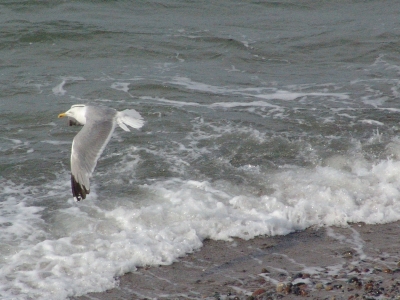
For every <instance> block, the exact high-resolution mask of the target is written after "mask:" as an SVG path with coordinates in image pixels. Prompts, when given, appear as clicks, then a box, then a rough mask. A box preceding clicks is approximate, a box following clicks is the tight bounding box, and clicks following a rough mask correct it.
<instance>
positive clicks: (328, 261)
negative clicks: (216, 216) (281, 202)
mask: <svg viewBox="0 0 400 300" xmlns="http://www.w3.org/2000/svg"><path fill="white" fill-rule="evenodd" d="M399 236H400V221H398V222H394V223H388V224H378V225H367V224H363V223H356V224H350V225H348V226H347V227H323V228H308V229H306V230H304V231H301V232H295V233H291V234H288V235H286V236H274V237H268V236H260V237H256V238H254V239H251V240H242V239H237V238H235V239H233V241H230V242H226V241H213V240H205V241H204V242H203V247H202V248H201V249H200V250H198V251H196V252H194V253H191V254H187V255H186V256H185V257H182V258H179V259H178V261H177V262H175V263H173V264H171V265H168V266H151V267H147V268H138V269H137V271H135V272H132V273H128V274H125V275H123V276H121V277H120V278H119V285H118V287H116V288H113V289H110V290H108V291H105V292H102V293H89V294H87V295H84V296H80V297H71V298H70V299H74V300H89V299H91V300H93V299H99V300H108V299H301V298H304V297H308V298H309V299H310V298H311V299H329V300H338V299H346V300H347V299H349V300H350V299H352V300H355V299H366V298H368V299H377V298H379V299H400V239H399ZM363 297H364V298H363Z"/></svg>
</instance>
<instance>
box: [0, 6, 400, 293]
mask: <svg viewBox="0 0 400 300" xmlns="http://www.w3.org/2000/svg"><path fill="white" fill-rule="evenodd" d="M0 7H1V12H2V14H1V15H0V22H1V27H0V66H1V68H0V70H1V72H0V99H1V101H0V124H1V126H0V132H1V135H0V154H1V155H0V183H1V184H0V239H1V244H0V253H1V255H0V274H1V276H0V295H1V298H4V299H42V298H43V299H44V298H47V299H48V298H50V299H65V298H67V297H68V296H77V295H82V294H86V293H88V292H93V291H104V290H106V289H108V288H111V287H113V286H115V284H116V280H115V278H116V276H119V275H122V274H124V273H126V272H129V271H132V270H135V268H136V267H138V266H145V265H162V264H170V263H172V262H173V261H174V260H176V259H177V258H178V257H179V256H182V255H185V253H189V252H191V251H194V250H196V249H199V248H200V247H201V246H202V241H203V240H204V239H206V238H209V239H219V240H229V239H230V238H231V237H240V238H244V239H251V238H253V237H255V236H257V235H264V234H266V235H284V234H287V233H290V232H293V231H296V230H303V229H305V228H307V227H310V226H330V225H345V224H347V223H348V222H360V221H363V222H366V223H371V224H375V223H386V222H392V221H396V220H399V219H400V203H399V197H400V190H399V186H400V139H399V138H398V133H399V121H398V120H399V113H400V102H399V98H398V97H399V94H400V91H399V89H400V80H399V75H400V61H399V49H400V47H399V46H400V45H399V35H400V21H399V19H398V15H399V10H400V4H397V3H396V2H394V1H393V2H392V1H383V2H382V1H380V2H356V1H355V2H353V3H314V1H302V2H301V3H298V2H291V1H274V2H272V1H271V2H269V1H266V2H257V1H254V2H242V1H238V2H231V1H229V2H228V1H227V2H225V1H221V2H218V3H200V2H196V3H193V2H186V1H172V2H171V1H159V2H143V3H142V2H141V3H132V2H131V1H115V2H103V1H83V0H82V1H40V2H37V1H7V2H3V3H1V4H0ZM78 103H95V104H99V105H107V106H110V107H113V108H116V109H118V110H123V109H127V108H134V109H136V110H137V111H139V112H140V113H141V114H142V116H143V117H144V119H145V120H146V124H145V126H144V127H143V128H142V129H141V130H140V131H134V132H131V133H126V132H123V131H122V130H119V129H117V130H116V131H115V133H114V136H113V138H112V139H111V141H110V143H109V145H108V146H107V148H106V150H105V152H104V154H103V155H102V157H101V158H100V160H99V162H98V165H97V168H96V170H95V173H94V175H93V178H92V180H91V184H92V191H91V193H90V195H89V197H88V198H87V199H86V200H84V201H82V202H80V203H77V202H75V201H74V200H73V199H72V197H71V190H70V180H69V176H70V175H69V170H70V169H69V155H70V148H71V142H72V139H73V137H74V135H75V134H76V133H77V131H78V130H79V128H76V127H69V126H67V124H66V122H65V120H64V121H63V120H58V119H57V115H58V113H60V112H64V111H66V110H67V109H68V108H69V107H70V106H71V105H72V104H78Z"/></svg>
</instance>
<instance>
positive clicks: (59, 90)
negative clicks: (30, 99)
mask: <svg viewBox="0 0 400 300" xmlns="http://www.w3.org/2000/svg"><path fill="white" fill-rule="evenodd" d="M82 80H85V79H84V78H83V77H77V76H68V77H62V81H61V83H59V84H58V85H56V86H55V87H54V88H53V89H52V91H53V93H54V95H56V96H64V95H65V94H66V92H67V91H66V90H64V86H65V84H66V83H67V82H75V81H82Z"/></svg>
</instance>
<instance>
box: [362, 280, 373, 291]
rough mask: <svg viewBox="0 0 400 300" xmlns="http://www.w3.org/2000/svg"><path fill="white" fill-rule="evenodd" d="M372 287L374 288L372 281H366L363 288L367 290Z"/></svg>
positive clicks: (370, 289)
mask: <svg viewBox="0 0 400 300" xmlns="http://www.w3.org/2000/svg"><path fill="white" fill-rule="evenodd" d="M373 288H374V285H373V283H372V282H368V283H367V284H366V285H365V288H364V289H365V290H366V291H367V292H368V291H372V290H373Z"/></svg>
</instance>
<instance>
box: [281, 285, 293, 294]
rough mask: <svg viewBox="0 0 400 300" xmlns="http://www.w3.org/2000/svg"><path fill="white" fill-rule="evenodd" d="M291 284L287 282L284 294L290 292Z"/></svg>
mask: <svg viewBox="0 0 400 300" xmlns="http://www.w3.org/2000/svg"><path fill="white" fill-rule="evenodd" d="M292 286H293V285H292V284H291V283H288V284H287V285H286V288H285V290H284V291H283V292H284V293H285V294H286V295H287V294H290V293H291V292H292Z"/></svg>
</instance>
